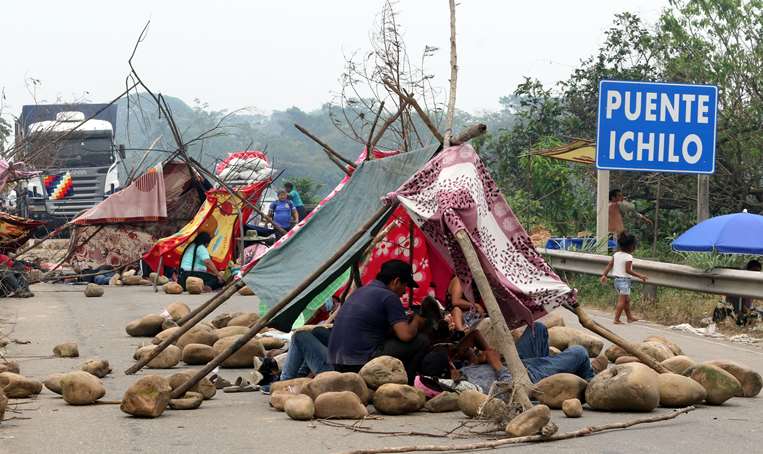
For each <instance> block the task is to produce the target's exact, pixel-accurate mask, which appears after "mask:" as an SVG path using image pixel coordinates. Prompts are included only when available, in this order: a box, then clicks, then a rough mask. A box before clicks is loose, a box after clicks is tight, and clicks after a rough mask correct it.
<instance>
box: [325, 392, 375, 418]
mask: <svg viewBox="0 0 763 454" xmlns="http://www.w3.org/2000/svg"><path fill="white" fill-rule="evenodd" d="M366 416H368V409H367V408H366V406H365V405H364V404H363V402H361V400H360V398H359V397H358V395H357V394H355V393H354V392H351V391H329V392H325V393H323V394H321V395H319V396H318V398H317V399H315V417H317V418H324V419H328V418H333V419H363V418H365V417H366Z"/></svg>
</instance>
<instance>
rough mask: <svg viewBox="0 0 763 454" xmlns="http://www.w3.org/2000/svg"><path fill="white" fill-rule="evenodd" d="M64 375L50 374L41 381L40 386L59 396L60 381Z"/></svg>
mask: <svg viewBox="0 0 763 454" xmlns="http://www.w3.org/2000/svg"><path fill="white" fill-rule="evenodd" d="M64 375H66V374H50V375H48V377H47V378H46V379H45V380H43V382H42V384H43V385H44V386H45V387H46V388H48V390H49V391H51V392H54V393H56V394H58V395H61V379H62V378H64Z"/></svg>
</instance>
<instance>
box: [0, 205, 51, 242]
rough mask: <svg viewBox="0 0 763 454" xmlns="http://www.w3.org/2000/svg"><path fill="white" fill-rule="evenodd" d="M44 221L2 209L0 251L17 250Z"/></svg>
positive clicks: (0, 213)
mask: <svg viewBox="0 0 763 454" xmlns="http://www.w3.org/2000/svg"><path fill="white" fill-rule="evenodd" d="M41 225H43V222H40V221H35V220H34V219H27V218H22V217H19V216H14V215H12V214H8V213H4V212H1V211H0V251H2V252H9V251H11V252H12V251H15V250H16V249H18V248H19V247H20V246H21V245H22V244H24V243H26V241H27V240H28V239H29V237H30V236H32V233H33V232H34V231H35V229H36V228H37V227H39V226H41Z"/></svg>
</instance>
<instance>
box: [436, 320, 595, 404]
mask: <svg viewBox="0 0 763 454" xmlns="http://www.w3.org/2000/svg"><path fill="white" fill-rule="evenodd" d="M515 342H516V347H517V353H519V358H520V359H521V360H522V363H523V364H524V366H525V368H526V369H527V375H528V376H529V378H530V381H531V382H533V383H537V382H539V381H540V380H542V379H544V378H546V377H550V376H551V375H554V374H560V373H563V372H567V373H571V374H575V375H577V376H578V377H580V378H583V379H585V380H590V379H591V378H593V376H594V375H595V372H594V368H593V367H592V364H591V360H590V359H589V358H588V351H587V350H586V349H585V347H582V346H580V345H571V346H570V347H568V348H567V349H565V350H564V351H563V352H561V353H558V354H556V355H553V356H551V354H550V351H549V343H548V329H547V328H546V326H545V325H543V324H542V323H538V322H535V323H533V326H532V328H526V329H525V330H524V332H523V333H522V334H521V335H520V336H519V338H518V339H516V341H515ZM421 372H422V375H425V376H428V377H435V378H438V379H442V378H444V379H452V380H453V381H454V382H458V381H459V380H461V379H463V380H466V381H468V382H469V383H472V384H474V385H477V386H479V388H480V389H481V390H482V392H485V393H487V392H488V391H489V390H490V387H491V386H492V384H493V383H494V382H496V381H501V382H508V381H510V380H511V373H509V371H508V369H507V368H506V366H504V364H503V363H502V362H501V360H500V355H499V353H498V352H496V351H494V350H493V349H491V348H490V347H489V345H488V343H487V342H486V341H485V339H484V338H483V336H482V335H481V334H480V333H479V330H473V331H472V332H470V333H469V334H468V335H467V336H466V337H465V338H464V339H463V340H462V341H461V343H459V346H458V347H457V348H455V349H451V350H448V351H443V350H433V351H432V352H430V353H428V354H427V355H426V356H425V357H424V358H423V360H422V366H421Z"/></svg>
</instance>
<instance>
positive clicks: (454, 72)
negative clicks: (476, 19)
mask: <svg viewBox="0 0 763 454" xmlns="http://www.w3.org/2000/svg"><path fill="white" fill-rule="evenodd" d="M448 6H449V7H450V94H449V96H448V113H447V119H446V121H445V139H444V141H443V144H442V146H443V148H448V147H449V146H450V139H451V137H452V136H453V116H454V115H455V113H456V112H455V111H456V87H457V81H458V56H457V54H456V0H448Z"/></svg>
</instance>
